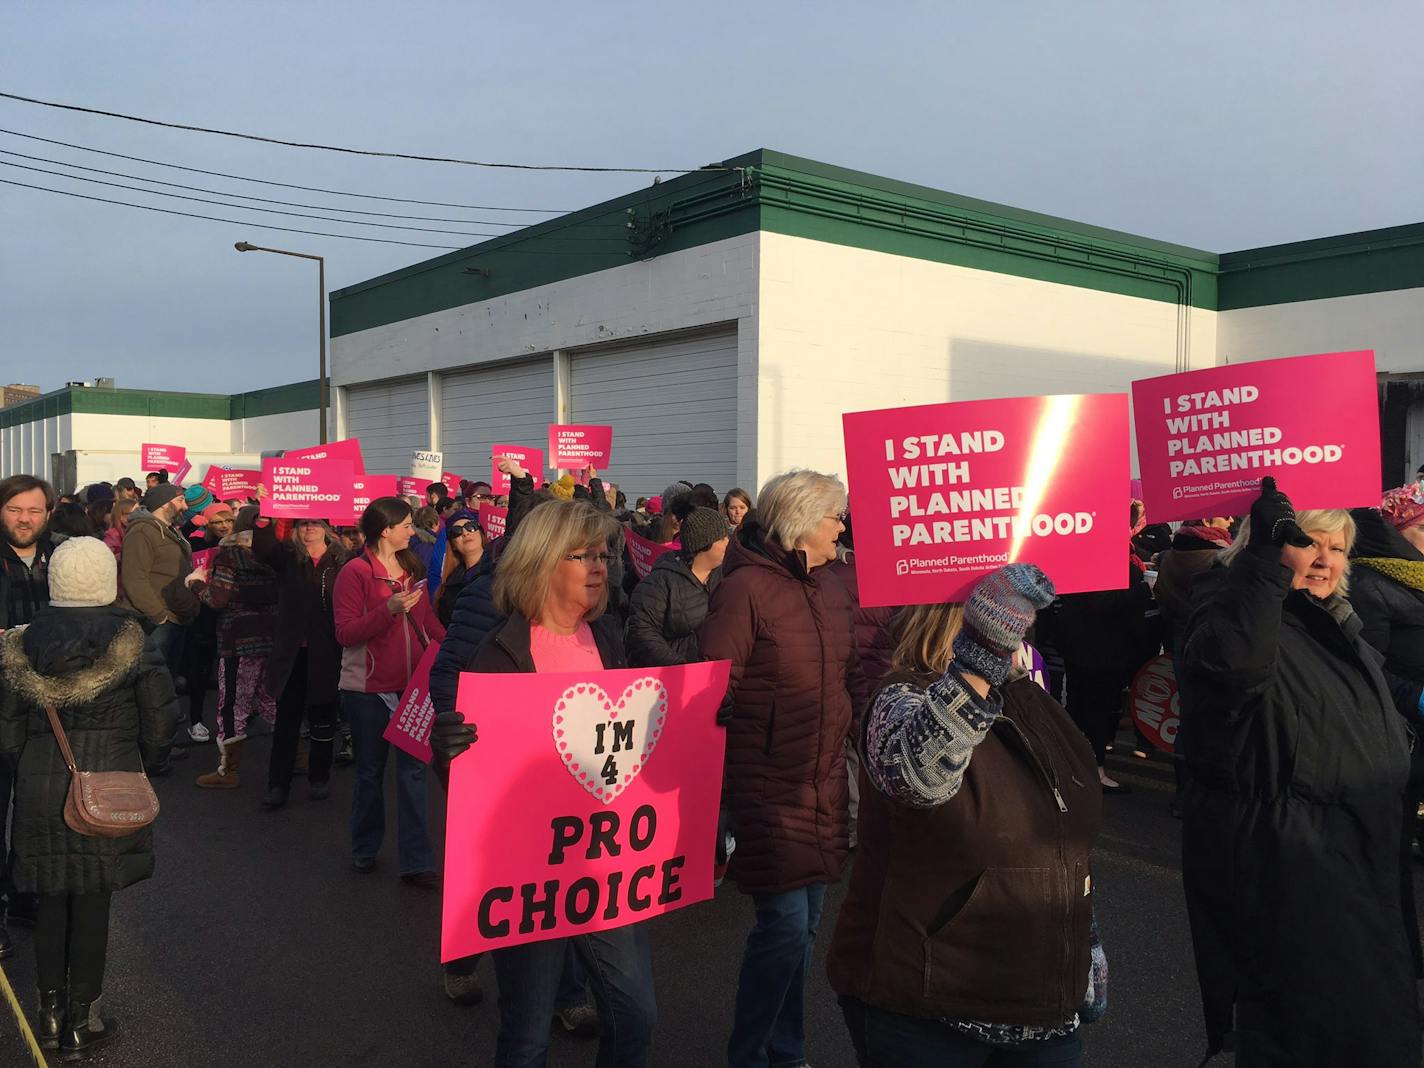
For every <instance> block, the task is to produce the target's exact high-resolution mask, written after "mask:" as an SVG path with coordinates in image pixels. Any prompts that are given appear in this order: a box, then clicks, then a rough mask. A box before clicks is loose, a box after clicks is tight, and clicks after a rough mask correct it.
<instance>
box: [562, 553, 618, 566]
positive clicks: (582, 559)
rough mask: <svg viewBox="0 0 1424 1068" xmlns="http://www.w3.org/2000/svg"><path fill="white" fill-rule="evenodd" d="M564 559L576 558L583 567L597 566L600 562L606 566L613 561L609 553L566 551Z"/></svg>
mask: <svg viewBox="0 0 1424 1068" xmlns="http://www.w3.org/2000/svg"><path fill="white" fill-rule="evenodd" d="M564 559H565V560H577V561H578V562H579V563H581V564H583V566H584V567H597V566H598V565H599V564H602V565H603V566H604V567H607V566H608V565H609V564H611V563H613V556H612V554H610V553H567V554H565V556H564Z"/></svg>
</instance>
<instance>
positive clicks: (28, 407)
mask: <svg viewBox="0 0 1424 1068" xmlns="http://www.w3.org/2000/svg"><path fill="white" fill-rule="evenodd" d="M69 394H70V389H69V387H67V386H66V387H65V388H64V389H57V390H55V391H54V392H53V393H44V394H41V395H40V396H38V397H35V398H34V399H33V400H27V401H25V402H24V403H23V404H12V405H11V406H10V407H8V408H0V430H8V429H9V428H10V427H12V426H21V425H23V424H25V423H34V422H38V421H39V420H41V419H54V418H57V417H58V416H61V415H68V414H69V413H70V412H71V411H72V410H73V408H72V407H71V404H70V399H69Z"/></svg>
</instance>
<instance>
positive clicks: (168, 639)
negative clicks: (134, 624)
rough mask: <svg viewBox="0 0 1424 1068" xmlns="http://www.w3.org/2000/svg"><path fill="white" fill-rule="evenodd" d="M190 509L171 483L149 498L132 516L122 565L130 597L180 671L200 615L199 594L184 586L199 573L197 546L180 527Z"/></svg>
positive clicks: (167, 658)
mask: <svg viewBox="0 0 1424 1068" xmlns="http://www.w3.org/2000/svg"><path fill="white" fill-rule="evenodd" d="M187 509H188V505H187V502H186V501H185V500H184V498H183V491H182V490H181V489H179V488H178V487H177V486H173V485H170V484H168V483H166V482H164V483H161V484H159V485H157V486H155V487H154V488H153V489H151V490H149V491H148V492H147V493H145V494H144V495H143V508H142V509H140V510H139V511H136V512H134V513H133V514H132V515H131V516H130V517H129V523H128V526H127V527H126V528H125V529H124V551H123V555H122V557H121V558H120V561H119V567H120V570H121V572H122V578H123V590H124V596H125V597H126V598H127V599H128V602H129V605H130V607H132V608H133V609H134V611H136V612H137V613H138V614H139V615H141V616H142V617H143V618H144V620H145V623H144V629H146V630H148V631H149V632H150V633H151V634H152V635H153V642H154V644H155V645H157V646H158V650H159V652H160V653H162V654H163V659H164V662H165V663H167V664H168V670H169V671H170V672H174V673H176V672H177V670H178V663H179V660H180V658H181V657H182V654H183V638H184V634H185V630H186V628H187V626H188V624H190V623H192V622H193V620H194V619H196V618H197V617H198V606H199V601H198V596H197V594H195V593H194V592H193V591H192V590H191V589H190V588H189V587H188V586H186V585H185V584H184V581H183V580H184V579H186V578H187V577H188V575H189V574H190V573H191V572H192V570H193V546H192V543H191V542H189V541H188V539H187V538H185V537H183V535H182V534H180V533H179V532H178V531H177V530H176V529H174V528H175V526H176V525H177V524H178V523H179V522H181V520H182V517H183V514H184V513H185V512H186V511H187Z"/></svg>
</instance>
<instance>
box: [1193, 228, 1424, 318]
mask: <svg viewBox="0 0 1424 1068" xmlns="http://www.w3.org/2000/svg"><path fill="white" fill-rule="evenodd" d="M1220 271H1221V281H1220V297H1219V303H1218V307H1219V308H1220V310H1221V311H1231V310H1233V309H1236V308H1255V307H1261V306H1264V305H1269V304H1290V303H1295V302H1297V301H1302V300H1321V299H1323V298H1326V297H1346V296H1355V295H1358V294H1361V293H1386V292H1391V291H1394V290H1399V289H1415V288H1418V287H1421V286H1424V223H1415V224H1413V225H1410V226H1391V227H1388V228H1386V229H1381V230H1367V231H1365V232H1363V233H1357V234H1341V235H1339V236H1337V237H1326V238H1321V239H1319V240H1315V241H1295V242H1292V243H1290V244H1286V245H1271V246H1269V247H1267V248H1256V249H1248V250H1246V251H1244V252H1229V253H1226V254H1225V255H1223V256H1222V257H1221V268H1220Z"/></svg>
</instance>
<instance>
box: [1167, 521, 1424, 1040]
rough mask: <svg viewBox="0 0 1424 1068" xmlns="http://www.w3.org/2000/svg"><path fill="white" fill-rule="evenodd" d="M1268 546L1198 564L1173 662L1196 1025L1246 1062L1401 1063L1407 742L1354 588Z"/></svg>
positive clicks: (1406, 980)
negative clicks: (1326, 579)
mask: <svg viewBox="0 0 1424 1068" xmlns="http://www.w3.org/2000/svg"><path fill="white" fill-rule="evenodd" d="M1291 577H1292V573H1291V571H1290V570H1288V569H1287V568H1285V567H1283V566H1282V565H1281V563H1280V560H1279V550H1277V549H1270V550H1268V551H1267V552H1265V553H1260V554H1258V553H1256V552H1254V551H1253V550H1250V549H1248V550H1246V551H1245V552H1243V553H1241V555H1240V556H1238V557H1237V558H1236V559H1235V560H1234V561H1233V562H1232V564H1231V566H1230V567H1226V568H1223V567H1217V568H1214V569H1213V570H1212V571H1210V572H1208V573H1207V574H1205V575H1203V576H1201V577H1200V578H1199V579H1198V580H1197V583H1196V588H1197V598H1196V603H1195V607H1194V609H1193V612H1192V615H1191V618H1190V620H1189V621H1188V623H1187V627H1186V633H1185V638H1184V641H1183V649H1182V659H1181V663H1180V664H1179V670H1178V680H1179V683H1180V686H1181V701H1182V726H1181V733H1180V734H1179V735H1178V738H1177V744H1178V746H1179V747H1180V748H1179V751H1180V752H1182V753H1183V754H1184V756H1185V758H1186V761H1187V764H1188V765H1189V766H1190V768H1191V782H1190V785H1189V787H1188V789H1187V794H1186V799H1185V804H1184V812H1183V817H1184V818H1183V823H1182V879H1183V884H1184V887H1185V890H1186V896H1187V912H1188V917H1189V918H1190V920H1191V925H1192V941H1193V944H1194V946H1195V949H1196V962H1197V977H1198V980H1199V982H1200V984H1201V992H1202V1001H1203V1007H1204V1009H1205V1014H1206V1025H1207V1037H1208V1040H1209V1041H1210V1043H1211V1045H1212V1048H1213V1049H1219V1048H1220V1047H1221V1044H1222V1040H1223V1038H1224V1037H1225V1035H1226V1033H1227V1032H1229V1031H1230V1030H1231V1029H1232V1025H1233V1008H1234V1023H1235V1031H1236V1052H1237V1059H1238V1063H1240V1064H1242V1065H1252V1066H1253V1068H1255V1066H1260V1065H1269V1066H1281V1068H1285V1066H1290V1068H1312V1066H1319V1068H1327V1066H1329V1068H1335V1066H1338V1065H1343V1064H1359V1065H1365V1064H1368V1065H1371V1066H1379V1068H1401V1066H1404V1065H1409V1066H1411V1068H1413V1066H1416V1065H1418V1063H1419V1053H1420V1045H1419V1013H1418V1010H1417V1007H1416V1005H1415V993H1414V969H1413V960H1412V957H1411V953H1410V949H1409V945H1408V936H1407V933H1406V927H1405V923H1404V918H1403V908H1402V896H1403V895H1402V893H1401V879H1400V847H1399V843H1400V834H1401V826H1400V824H1401V817H1402V810H1403V803H1402V799H1403V792H1404V786H1405V781H1406V779H1407V778H1408V774H1409V742H1408V739H1407V737H1406V733H1405V727H1404V723H1403V721H1402V720H1401V719H1400V717H1399V716H1398V715H1397V714H1396V712H1395V710H1394V702H1393V701H1392V700H1391V698H1390V694H1389V691H1388V689H1387V687H1386V685H1385V681H1384V679H1383V677H1382V676H1381V674H1380V669H1379V655H1378V654H1377V653H1376V652H1375V651H1374V650H1373V649H1371V648H1370V647H1369V646H1368V645H1367V644H1366V643H1365V642H1364V641H1363V640H1362V639H1361V637H1360V620H1359V617H1358V616H1356V615H1355V614H1354V613H1353V612H1351V611H1350V607H1349V605H1348V603H1346V602H1344V601H1343V600H1339V599H1337V600H1336V601H1335V602H1334V603H1333V604H1326V603H1324V602H1321V601H1318V600H1316V599H1315V598H1314V597H1312V596H1311V595H1310V594H1308V593H1306V592H1305V591H1303V590H1292V589H1291V588H1290V587H1291Z"/></svg>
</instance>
